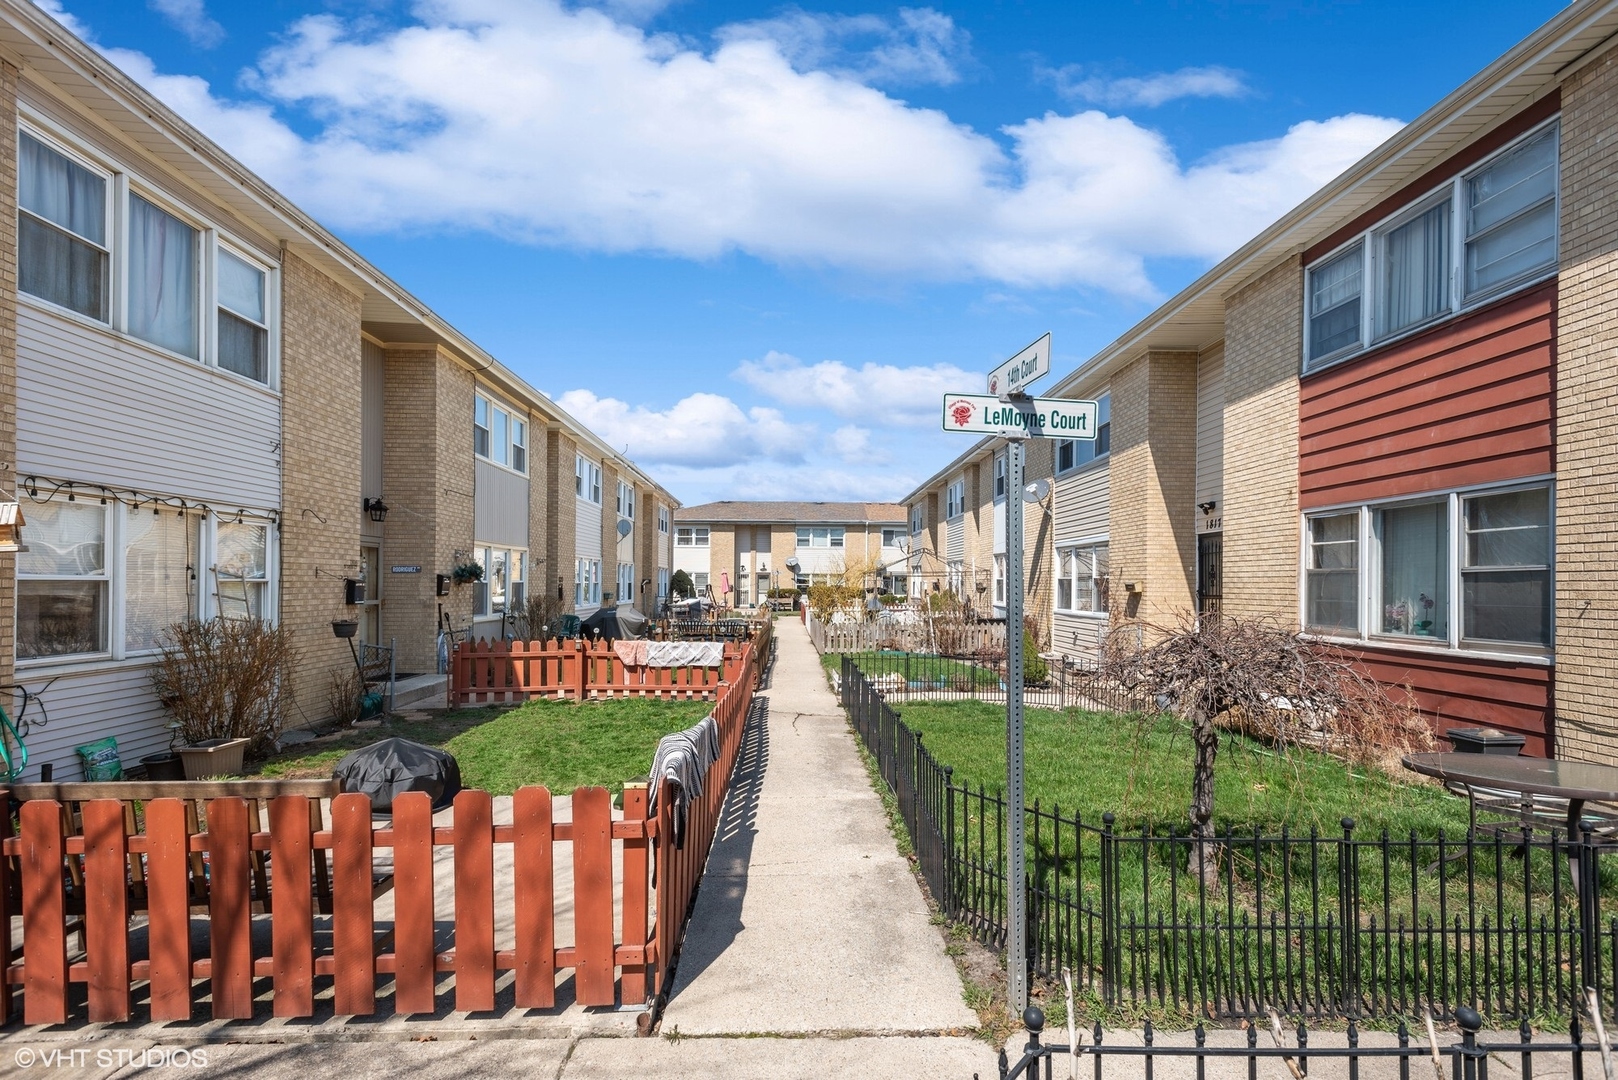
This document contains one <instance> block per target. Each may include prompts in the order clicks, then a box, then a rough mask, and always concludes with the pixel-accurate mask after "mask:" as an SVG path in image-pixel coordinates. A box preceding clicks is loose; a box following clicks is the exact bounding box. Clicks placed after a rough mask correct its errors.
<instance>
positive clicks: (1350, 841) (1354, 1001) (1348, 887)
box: [1337, 817, 1361, 1017]
mask: <svg viewBox="0 0 1618 1080" xmlns="http://www.w3.org/2000/svg"><path fill="white" fill-rule="evenodd" d="M1342 826H1343V840H1342V843H1341V844H1340V845H1339V846H1338V848H1337V921H1338V924H1339V925H1340V926H1341V927H1342V938H1341V940H1342V955H1341V957H1340V959H1339V962H1338V971H1339V972H1340V973H1341V976H1340V979H1341V981H1340V986H1339V990H1338V994H1339V996H1338V999H1337V1008H1338V1009H1339V1010H1341V1012H1342V1015H1344V1016H1349V1017H1357V1016H1359V1015H1360V1005H1361V1002H1360V966H1359V965H1360V872H1359V849H1358V846H1357V845H1356V844H1355V843H1354V819H1353V818H1351V817H1345V818H1343V820H1342Z"/></svg>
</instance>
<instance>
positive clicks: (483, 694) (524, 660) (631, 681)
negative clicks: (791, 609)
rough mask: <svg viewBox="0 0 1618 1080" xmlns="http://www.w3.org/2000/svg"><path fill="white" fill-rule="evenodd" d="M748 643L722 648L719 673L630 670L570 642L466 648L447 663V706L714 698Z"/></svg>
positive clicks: (598, 649)
mask: <svg viewBox="0 0 1618 1080" xmlns="http://www.w3.org/2000/svg"><path fill="white" fill-rule="evenodd" d="M745 644H746V643H745V642H743V643H736V642H725V644H724V666H723V667H720V668H704V667H676V668H654V667H630V666H628V665H626V664H625V663H624V662H623V661H622V660H620V659H618V654H617V653H616V652H614V651H613V648H612V644H611V643H610V642H606V641H597V642H587V641H579V640H574V639H570V638H567V639H563V640H562V641H560V642H558V641H555V640H549V641H487V640H482V639H479V640H477V641H465V642H461V643H459V644H457V645H456V646H455V650H454V652H453V653H451V655H450V660H449V703H450V705H452V706H462V705H492V704H501V703H507V702H516V701H526V700H528V699H529V698H572V699H581V698H610V697H658V698H688V699H695V698H714V697H717V696H718V694H719V688H720V686H721V685H722V684H725V683H735V682H738V681H740V679H741V677H742V672H743V670H744V669H745V668H746V666H747V665H746V663H745V662H744V657H743V647H744V645H745Z"/></svg>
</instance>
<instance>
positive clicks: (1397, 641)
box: [1297, 473, 1556, 665]
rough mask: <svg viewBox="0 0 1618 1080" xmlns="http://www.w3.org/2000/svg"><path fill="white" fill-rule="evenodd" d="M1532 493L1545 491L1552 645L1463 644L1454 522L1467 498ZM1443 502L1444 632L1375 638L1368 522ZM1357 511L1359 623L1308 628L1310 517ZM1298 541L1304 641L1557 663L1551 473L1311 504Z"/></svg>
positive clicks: (1374, 557)
mask: <svg viewBox="0 0 1618 1080" xmlns="http://www.w3.org/2000/svg"><path fill="white" fill-rule="evenodd" d="M1530 489H1543V490H1544V491H1545V492H1546V498H1547V503H1546V523H1547V527H1548V529H1549V536H1548V545H1549V552H1548V554H1549V558H1550V563H1549V568H1548V570H1547V571H1546V573H1548V574H1549V576H1550V581H1551V585H1552V594H1551V614H1550V620H1549V631H1550V640H1549V641H1548V642H1547V643H1546V644H1544V645H1537V644H1529V643H1513V642H1504V641H1494V640H1491V639H1468V638H1466V637H1465V636H1464V633H1463V630H1464V626H1465V617H1466V612H1465V608H1464V606H1463V605H1464V598H1463V595H1462V591H1461V590H1462V580H1461V573H1462V565H1461V564H1462V562H1463V556H1464V554H1465V553H1464V550H1463V545H1464V543H1465V537H1464V533H1463V531H1462V530H1461V528H1460V522H1459V518H1460V515H1461V513H1462V506H1463V504H1464V502H1465V500H1466V499H1468V498H1471V497H1473V496H1477V495H1503V494H1507V493H1509V492H1513V491H1527V490H1530ZM1440 499H1443V500H1446V501H1447V506H1448V511H1447V512H1448V523H1449V551H1448V555H1449V559H1448V568H1447V574H1446V578H1447V580H1446V582H1445V585H1446V588H1447V589H1448V592H1449V611H1448V613H1447V617H1448V625H1449V629H1448V633H1447V635H1446V636H1445V638H1444V639H1442V640H1440V639H1433V640H1431V641H1424V640H1421V639H1419V638H1416V637H1407V636H1404V635H1398V634H1385V633H1381V632H1375V633H1373V632H1372V631H1371V627H1372V626H1373V625H1380V622H1379V621H1377V620H1375V619H1374V616H1375V615H1376V613H1377V609H1378V605H1379V603H1380V600H1381V594H1380V585H1376V586H1375V588H1374V589H1373V587H1372V586H1373V584H1374V583H1375V582H1377V581H1379V580H1380V575H1381V572H1382V550H1381V541H1380V539H1379V538H1378V537H1377V535H1376V528H1375V523H1374V517H1375V512H1376V511H1378V510H1388V509H1397V508H1399V507H1407V506H1420V505H1423V504H1430V503H1433V502H1435V501H1437V500H1440ZM1350 512H1357V513H1358V514H1359V543H1360V560H1359V575H1360V577H1359V590H1358V599H1359V620H1360V631H1359V634H1358V635H1357V636H1350V635H1347V634H1344V633H1340V632H1339V633H1332V632H1328V631H1323V630H1310V629H1309V628H1308V593H1307V589H1308V578H1307V571H1308V565H1309V554H1308V547H1309V520H1310V519H1311V518H1315V517H1330V516H1333V515H1337V514H1346V513H1350ZM1298 529H1299V532H1298V538H1299V544H1300V549H1299V550H1300V558H1299V559H1298V607H1297V617H1298V625H1299V626H1301V627H1303V628H1304V629H1303V636H1305V637H1307V638H1310V639H1311V640H1317V641H1327V642H1332V643H1334V644H1341V645H1348V646H1353V647H1358V648H1370V649H1385V650H1395V651H1409V652H1419V653H1436V654H1442V655H1445V656H1454V657H1472V658H1476V659H1492V660H1508V661H1512V662H1518V663H1529V664H1545V665H1551V664H1554V663H1555V662H1556V660H1555V658H1556V596H1555V582H1556V477H1555V475H1554V474H1550V473H1547V474H1542V475H1537V476H1528V477H1516V478H1513V479H1511V480H1496V481H1491V482H1488V483H1479V484H1467V485H1464V486H1459V487H1453V488H1441V489H1437V490H1431V491H1423V492H1414V493H1411V494H1408V495H1399V496H1395V497H1393V498H1388V499H1375V500H1361V501H1358V502H1347V503H1334V504H1330V505H1326V506H1317V507H1311V508H1310V509H1308V510H1305V511H1302V512H1301V513H1300V514H1299V515H1298Z"/></svg>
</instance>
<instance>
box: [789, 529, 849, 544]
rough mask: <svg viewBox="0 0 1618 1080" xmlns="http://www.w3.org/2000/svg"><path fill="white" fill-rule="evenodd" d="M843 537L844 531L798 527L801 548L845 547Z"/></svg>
mask: <svg viewBox="0 0 1618 1080" xmlns="http://www.w3.org/2000/svg"><path fill="white" fill-rule="evenodd" d="M843 535H844V534H843V530H842V529H834V528H830V527H825V528H816V527H813V526H809V525H800V526H799V527H798V546H799V547H801V548H809V547H817V548H840V547H842V546H843Z"/></svg>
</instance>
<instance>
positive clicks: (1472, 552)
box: [1461, 488, 1553, 645]
mask: <svg viewBox="0 0 1618 1080" xmlns="http://www.w3.org/2000/svg"><path fill="white" fill-rule="evenodd" d="M1461 520H1462V522H1463V527H1464V528H1465V530H1466V544H1465V548H1464V551H1463V554H1464V558H1463V561H1462V563H1461V619H1462V626H1461V636H1462V638H1463V639H1464V640H1468V641H1502V642H1520V643H1524V644H1533V645H1549V644H1550V641H1551V596H1552V593H1553V585H1552V582H1551V516H1550V491H1549V490H1548V489H1547V488H1528V489H1525V490H1521V491H1509V492H1503V493H1500V494H1495V495H1475V496H1472V497H1470V498H1466V499H1463V500H1462V512H1461Z"/></svg>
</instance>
